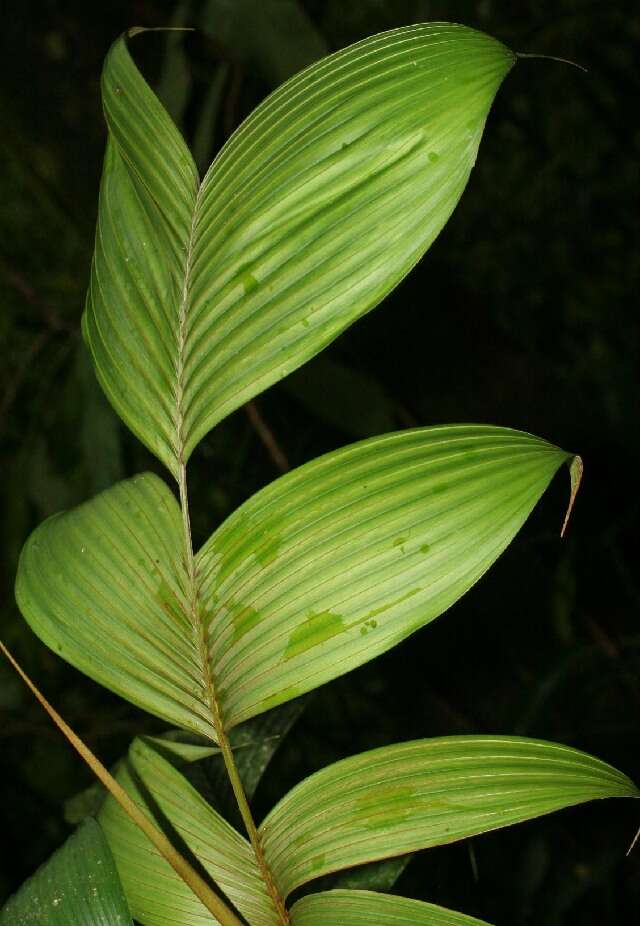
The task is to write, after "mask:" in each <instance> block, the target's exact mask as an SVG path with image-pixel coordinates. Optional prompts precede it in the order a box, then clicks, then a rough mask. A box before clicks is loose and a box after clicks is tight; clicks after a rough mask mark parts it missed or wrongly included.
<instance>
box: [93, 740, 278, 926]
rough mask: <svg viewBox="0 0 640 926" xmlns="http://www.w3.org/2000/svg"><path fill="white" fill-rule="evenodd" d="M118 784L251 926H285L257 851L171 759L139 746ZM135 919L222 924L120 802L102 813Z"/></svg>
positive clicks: (110, 802) (147, 924)
mask: <svg viewBox="0 0 640 926" xmlns="http://www.w3.org/2000/svg"><path fill="white" fill-rule="evenodd" d="M118 781H119V782H120V784H121V785H122V786H123V787H124V788H125V789H126V790H127V791H128V792H129V794H130V795H131V797H132V798H133V799H134V800H135V801H136V803H137V804H138V805H139V806H141V807H142V808H144V809H145V810H146V812H147V814H148V815H149V816H150V817H152V818H154V819H155V820H156V821H157V822H159V823H160V824H161V825H163V826H164V827H165V828H166V829H167V830H168V832H170V833H173V834H174V838H175V837H176V836H177V837H178V843H177V844H178V845H181V844H182V842H184V844H185V845H186V846H187V847H188V849H189V850H190V851H191V852H192V853H193V855H194V856H195V858H196V859H197V860H198V862H199V863H200V864H201V865H202V866H203V867H204V868H205V870H206V871H207V872H208V874H209V875H210V876H211V877H212V878H213V880H214V881H215V882H216V883H217V884H218V885H219V887H220V889H221V890H222V891H223V892H224V894H225V895H226V896H227V897H228V899H229V900H230V902H231V903H232V904H233V905H234V906H235V907H236V909H237V910H239V911H240V912H241V913H242V915H243V916H245V917H246V919H247V920H248V922H249V923H250V924H251V926H277V919H274V913H273V910H272V907H271V901H270V899H269V897H268V895H267V894H266V891H265V888H264V884H263V881H262V879H261V877H260V873H259V871H258V868H257V866H256V862H255V857H254V855H253V851H252V850H251V847H250V845H249V843H248V842H247V840H246V839H244V838H243V837H242V836H241V835H240V834H239V833H238V832H237V831H236V830H235V829H233V827H232V826H230V825H229V824H228V823H227V822H226V821H225V820H223V819H222V817H221V816H220V815H219V814H218V813H216V811H215V810H213V808H212V807H210V806H209V805H208V804H207V803H206V801H205V800H204V799H203V798H202V797H201V796H200V794H198V792H197V791H196V790H195V789H194V788H193V787H192V786H191V785H190V784H189V782H188V781H187V779H186V778H185V777H184V776H183V775H181V774H180V772H178V771H177V770H176V769H175V768H174V767H173V766H172V765H171V764H170V763H169V762H168V761H167V760H166V759H164V758H162V756H160V755H159V754H158V752H157V751H156V750H155V749H153V748H152V747H151V746H149V745H147V744H146V743H145V742H143V741H142V740H139V739H138V740H135V741H134V743H133V745H132V747H131V749H130V750H129V756H128V761H127V762H126V763H123V765H122V767H121V769H120V771H119V773H118ZM99 819H100V823H101V825H102V827H103V828H104V831H105V833H106V836H107V839H108V841H109V845H110V846H111V851H112V852H113V855H114V857H115V860H116V864H117V866H118V870H119V872H120V877H121V878H122V883H123V885H124V889H125V892H126V895H127V900H128V901H129V906H130V908H131V912H132V914H133V916H134V917H135V919H136V920H138V921H139V922H140V923H142V924H143V926H169V924H171V926H203V924H210V923H214V922H215V921H214V920H213V918H212V915H211V914H210V913H209V912H208V911H207V910H206V909H205V907H204V906H203V905H202V904H201V902H200V901H199V900H198V898H197V897H196V896H195V894H193V893H192V892H191V890H190V888H189V887H188V886H187V885H186V884H185V883H184V882H183V881H182V880H181V879H180V877H179V876H178V875H177V874H176V873H175V871H174V870H173V868H171V867H170V865H169V864H168V863H167V862H166V861H165V860H164V859H163V858H162V857H161V856H160V854H159V853H158V851H157V850H156V849H155V848H154V847H153V846H152V845H151V843H150V842H149V841H148V840H147V838H146V837H145V836H144V834H143V833H142V832H141V831H140V830H139V829H138V828H137V827H136V826H135V824H134V823H132V822H131V820H130V819H129V817H127V815H126V814H125V813H124V811H123V810H122V809H121V808H120V806H119V805H118V804H117V803H116V802H115V801H114V799H113V798H112V797H108V798H107V800H106V801H105V803H104V805H103V808H102V810H101V811H100V818H99Z"/></svg>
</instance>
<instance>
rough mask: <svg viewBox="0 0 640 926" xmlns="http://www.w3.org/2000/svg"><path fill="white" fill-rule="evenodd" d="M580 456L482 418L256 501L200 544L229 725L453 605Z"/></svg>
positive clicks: (354, 448)
mask: <svg viewBox="0 0 640 926" xmlns="http://www.w3.org/2000/svg"><path fill="white" fill-rule="evenodd" d="M569 459H570V457H569V456H568V455H567V454H566V453H565V452H564V451H562V450H559V449H558V448H556V447H553V446H552V445H550V444H547V443H546V442H545V441H541V440H540V439H539V438H536V437H532V436H531V435H528V434H523V433H522V432H520V431H511V430H508V429H506V428H494V427H485V426H474V425H451V426H444V427H435V428H423V429H419V430H414V431H403V432H398V433H395V434H387V435H385V436H383V437H376V438H372V439H370V440H366V441H361V442H359V443H356V444H351V445H350V446H348V447H345V448H343V449H342V450H338V451H335V452H333V453H329V454H327V455H326V456H324V457H321V458H319V459H317V460H314V461H312V462H311V463H307V464H306V465H305V466H301V467H300V468H299V469H297V470H295V471H294V472H292V473H289V474H287V475H286V476H284V477H282V478H280V479H278V480H276V481H275V482H273V483H272V484H271V485H270V486H267V487H266V488H265V489H263V490H262V491H260V492H258V493H257V494H256V495H254V496H253V498H251V499H249V501H248V502H246V503H245V504H244V505H242V506H241V507H240V508H239V509H238V510H237V511H236V512H234V514H232V515H231V516H230V517H229V518H228V519H227V520H226V521H225V523H224V524H223V525H222V526H221V527H220V528H219V529H218V530H217V531H216V532H215V533H214V534H213V536H212V537H211V539H210V540H209V542H208V543H206V544H205V546H204V547H203V549H202V550H201V551H200V553H199V554H198V556H197V564H198V576H199V581H200V588H199V596H200V600H201V602H202V606H203V607H204V618H205V620H206V621H207V625H208V638H209V650H210V652H211V654H212V673H213V676H214V678H215V679H216V685H217V690H218V696H219V699H220V702H221V705H222V710H223V714H224V716H225V718H226V722H227V724H228V725H233V724H236V723H238V722H239V721H242V720H245V719H246V718H248V717H251V716H253V715H254V714H258V713H260V712H261V711H264V710H267V709H268V708H269V707H273V706H274V705H275V704H279V703H281V702H284V701H287V700H290V699H291V698H293V697H295V696H296V695H299V694H301V693H303V692H305V691H309V690H310V689H312V688H315V687H317V686H318V685H320V684H322V683H324V682H326V681H329V680H330V679H333V678H336V677H337V676H339V675H342V674H344V673H345V672H348V671H349V670H351V669H353V668H355V667H356V666H358V665H361V664H362V663H364V662H367V661H368V660H370V659H372V658H373V657H374V656H377V655H378V654H380V653H383V652H385V651H386V650H388V649H390V648H391V647H392V646H394V645H395V644H397V643H398V642H399V641H400V640H402V639H404V638H405V637H407V636H408V635H409V634H411V633H413V632H414V631H415V630H417V629H418V628H419V627H423V626H424V625H425V624H427V623H429V621H431V620H433V619H434V618H435V617H437V616H438V615H439V614H441V613H442V612H443V611H445V610H446V609H447V608H448V607H450V605H451V604H453V602H454V601H456V600H457V599H458V598H459V597H460V596H461V595H462V594H464V592H466V591H467V590H468V589H469V588H470V587H471V586H472V585H473V584H474V583H475V582H476V581H477V580H478V579H479V578H480V576H481V575H482V574H483V573H484V572H485V571H486V569H487V568H488V567H489V566H490V565H491V563H492V562H493V561H494V560H495V559H496V558H497V556H499V554H500V553H501V552H502V550H504V548H505V547H506V546H507V544H508V543H509V542H510V541H511V540H512V538H513V536H514V534H515V533H516V532H517V531H518V530H519V528H520V527H521V526H522V524H523V522H524V521H525V519H526V518H527V516H528V514H529V512H530V511H531V509H532V508H533V506H534V505H535V503H536V502H537V500H538V499H539V497H540V495H541V494H542V492H543V491H544V490H545V488H546V487H547V485H548V483H549V481H550V479H551V477H552V476H553V474H554V473H555V471H556V470H557V469H558V467H559V466H560V465H561V464H562V463H563V461H565V460H567V461H568V460H569Z"/></svg>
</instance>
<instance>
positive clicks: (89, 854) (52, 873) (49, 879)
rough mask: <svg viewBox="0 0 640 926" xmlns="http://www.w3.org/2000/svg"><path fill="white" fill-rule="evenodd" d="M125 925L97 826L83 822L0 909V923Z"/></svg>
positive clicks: (127, 921)
mask: <svg viewBox="0 0 640 926" xmlns="http://www.w3.org/2000/svg"><path fill="white" fill-rule="evenodd" d="M78 923H82V926H127V924H131V923H132V920H131V915H130V913H129V908H128V906H127V901H126V899H125V895H124V891H123V889H122V884H121V883H120V878H119V877H118V872H117V870H116V866H115V862H114V860H113V856H112V854H111V851H110V850H109V846H108V844H107V840H106V839H105V837H104V834H103V832H102V829H101V828H100V826H99V825H98V824H97V823H96V822H95V820H86V821H85V822H84V823H82V824H81V826H80V827H79V828H78V829H77V830H76V832H75V833H73V835H72V836H70V837H69V838H68V839H67V841H66V842H65V843H64V845H63V846H61V847H60V849H58V850H57V851H56V852H54V854H53V855H52V856H51V858H50V859H49V860H48V861H47V862H45V863H44V865H42V867H41V868H39V869H38V871H37V872H36V873H35V874H34V875H33V876H32V877H31V878H29V880H28V881H26V882H25V884H23V886H22V887H21V888H20V890H19V891H18V893H17V894H15V895H14V896H13V897H11V898H10V899H9V901H8V902H7V903H6V905H5V906H4V907H3V908H2V910H0V926H77V924H78Z"/></svg>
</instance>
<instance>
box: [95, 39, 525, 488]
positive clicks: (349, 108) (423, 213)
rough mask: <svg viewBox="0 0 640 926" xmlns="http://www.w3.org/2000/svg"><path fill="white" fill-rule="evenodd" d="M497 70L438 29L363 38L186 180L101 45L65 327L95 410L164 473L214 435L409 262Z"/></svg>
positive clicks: (127, 65) (464, 155)
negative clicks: (99, 150)
mask: <svg viewBox="0 0 640 926" xmlns="http://www.w3.org/2000/svg"><path fill="white" fill-rule="evenodd" d="M514 60H515V59H514V56H513V54H512V53H511V52H510V51H509V50H508V49H506V48H505V47H504V46H503V45H501V44H500V43H499V42H497V41H495V40H494V39H492V38H489V37H488V36H485V35H483V34H482V33H479V32H475V31H474V30H471V29H468V28H466V27H463V26H456V25H447V24H430V25H416V26H408V27H404V28H401V29H397V30H393V31H391V32H387V33H383V34H382V35H378V36H373V37H372V38H369V39H365V40H364V41H362V42H359V43H358V44H356V45H354V46H351V47H349V48H347V49H345V50H344V51H341V52H338V53H337V54H335V55H331V56H329V57H327V58H325V59H323V60H322V61H320V62H318V63H316V64H313V65H311V66H310V67H309V68H307V69H306V70H305V71H303V72H302V73H300V74H298V75H296V76H295V77H293V78H292V79H291V80H289V81H288V82H287V83H286V84H284V85H283V86H282V87H280V88H279V89H278V90H276V91H275V93H273V94H271V96H269V97H268V98H267V100H266V101H265V102H264V103H263V104H262V105H261V106H259V107H258V109H257V110H256V111H255V112H254V113H253V114H252V115H251V116H250V117H249V118H248V119H247V120H246V121H245V122H244V123H243V125H242V126H241V127H240V128H239V129H238V131H237V132H236V133H235V134H234V135H233V136H232V137H231V139H230V140H229V141H228V142H227V144H226V145H225V146H224V148H223V150H222V151H221V152H220V154H219V156H218V157H217V158H216V160H215V161H214V163H213V165H212V166H211V168H210V170H209V171H208V172H207V174H206V176H205V178H204V180H203V181H202V183H200V180H199V177H198V173H197V170H196V167H195V164H194V161H193V158H192V156H191V154H190V153H189V151H188V149H187V147H186V145H185V143H184V141H183V139H182V137H181V136H180V134H179V133H178V131H177V129H176V128H175V126H174V124H173V123H172V121H171V119H170V118H169V116H168V115H167V113H166V111H165V110H164V109H163V107H162V106H161V104H160V103H159V101H158V99H157V97H156V96H155V95H154V93H153V92H152V90H151V89H150V87H149V86H148V85H147V83H146V82H145V80H144V79H143V77H142V76H141V74H140V73H139V71H138V69H137V67H136V66H135V64H134V62H133V60H132V58H131V56H130V54H129V51H128V48H127V43H126V40H125V39H124V38H123V39H120V40H119V41H118V42H116V43H115V45H114V46H113V48H112V49H111V51H110V53H109V55H108V57H107V60H106V63H105V68H104V74H103V82H102V90H103V103H104V111H105V116H106V120H107V126H108V130H109V140H108V146H107V153H106V158H105V166H104V173H103V179H102V187H101V193H100V205H99V214H98V228H97V234H96V247H95V254H94V261H93V268H92V276H91V284H90V288H89V293H88V297H87V303H86V311H85V315H84V320H83V330H84V334H85V337H86V340H87V342H88V344H89V346H90V349H91V352H92V355H93V359H94V363H95V366H96V370H97V374H98V377H99V379H100V381H101V383H102V385H103V387H104V389H105V391H106V393H107V395H108V397H109V398H110V400H111V402H112V404H113V405H114V407H115V408H116V410H117V411H118V413H119V414H120V416H121V417H122V418H123V419H124V420H125V422H126V423H127V424H128V425H129V426H130V427H131V429H132V430H133V431H134V433H136V434H137V435H138V437H139V438H140V439H141V440H142V441H143V442H144V443H145V444H146V445H147V446H148V447H149V448H150V449H151V450H152V452H153V453H155V454H156V455H157V456H158V457H159V458H160V459H161V460H162V461H163V462H164V463H165V464H166V465H167V466H168V467H169V469H170V470H171V471H172V472H173V473H174V475H175V474H177V472H178V469H179V466H180V463H181V461H182V462H184V461H186V460H187V459H188V457H189V455H190V454H191V452H192V450H193V449H194V447H195V446H196V445H197V443H198V441H199V440H200V439H201V438H202V437H203V436H204V435H205V434H206V433H207V432H208V431H209V430H210V429H211V428H212V427H213V426H214V425H215V424H216V423H217V422H218V421H220V420H221V419H222V418H223V417H225V416H226V415H228V414H229V413H230V412H231V411H233V410H234V409H235V408H237V407H238V406H239V405H241V404H242V403H243V402H246V401H247V400H248V399H250V398H251V397H252V396H255V395H256V394H257V393H259V392H260V391H262V390H263V389H265V388H266V387H267V386H269V385H270V384H271V383H273V382H275V381H276V380H279V379H281V378H282V377H284V376H286V375H287V373H289V372H291V371H292V370H294V369H295V368H296V367H298V366H300V364H302V363H304V361H305V360H308V359H309V358H310V357H312V356H313V355H314V354H316V353H318V351H320V350H321V349H322V348H323V347H324V346H325V345H326V344H328V343H329V342H330V341H332V340H333V339H334V338H335V337H336V336H337V335H338V334H339V333H340V332H341V331H343V330H344V329H345V328H346V327H347V326H348V325H349V324H351V323H352V322H353V321H355V319H356V318H358V317H360V316H361V315H363V314H364V313H365V312H367V311H369V310H370V309H371V308H373V307H374V306H375V305H376V304H377V303H379V302H380V301H381V300H382V299H383V298H384V296H385V295H386V294H387V293H388V292H389V291H390V290H391V289H393V287H394V286H395V285H396V284H397V283H398V282H399V280H400V279H402V277H403V276H404V275H405V274H406V273H407V272H408V271H409V270H410V268H411V267H412V266H413V265H414V264H415V263H416V261H417V260H418V259H419V258H420V257H421V255H422V254H423V253H424V252H425V250H426V249H427V248H428V247H429V245H430V244H431V242H432V241H433V240H434V238H435V237H436V236H437V234H438V233H439V231H440V230H441V228H442V227H443V225H444V224H445V223H446V221H447V219H448V217H449V215H450V214H451V212H452V210H453V208H454V207H455V205H456V203H457V201H458V199H459V197H460V196H461V194H462V191H463V189H464V187H465V185H466V182H467V179H468V176H469V172H470V171H471V168H472V167H473V164H474V161H475V157H476V152H477V148H478V145H479V142H480V138H481V135H482V131H483V128H484V122H485V119H486V116H487V113H488V110H489V107H490V106H491V103H492V101H493V98H494V95H495V93H496V91H497V89H498V87H499V85H500V83H501V81H502V79H503V78H504V76H505V75H506V73H507V72H508V71H509V69H510V68H511V66H512V65H513V63H514Z"/></svg>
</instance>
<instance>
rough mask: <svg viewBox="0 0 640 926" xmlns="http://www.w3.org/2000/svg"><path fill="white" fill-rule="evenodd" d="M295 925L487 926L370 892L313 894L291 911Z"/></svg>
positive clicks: (418, 903)
mask: <svg viewBox="0 0 640 926" xmlns="http://www.w3.org/2000/svg"><path fill="white" fill-rule="evenodd" d="M291 923H292V926H373V924H375V926H488V924H487V923H485V921H484V920H478V919H476V918H475V917H473V916H465V915H464V913H456V912H455V911H453V910H445V909H444V907H436V906H435V905H434V904H430V903H422V902H421V901H419V900H409V899H408V898H407V897H392V896H390V895H389V894H377V893H373V892H371V891H326V892H324V893H322V894H310V895H309V896H308V897H303V898H302V899H301V900H299V901H298V902H297V903H295V904H294V905H293V907H292V910H291Z"/></svg>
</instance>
